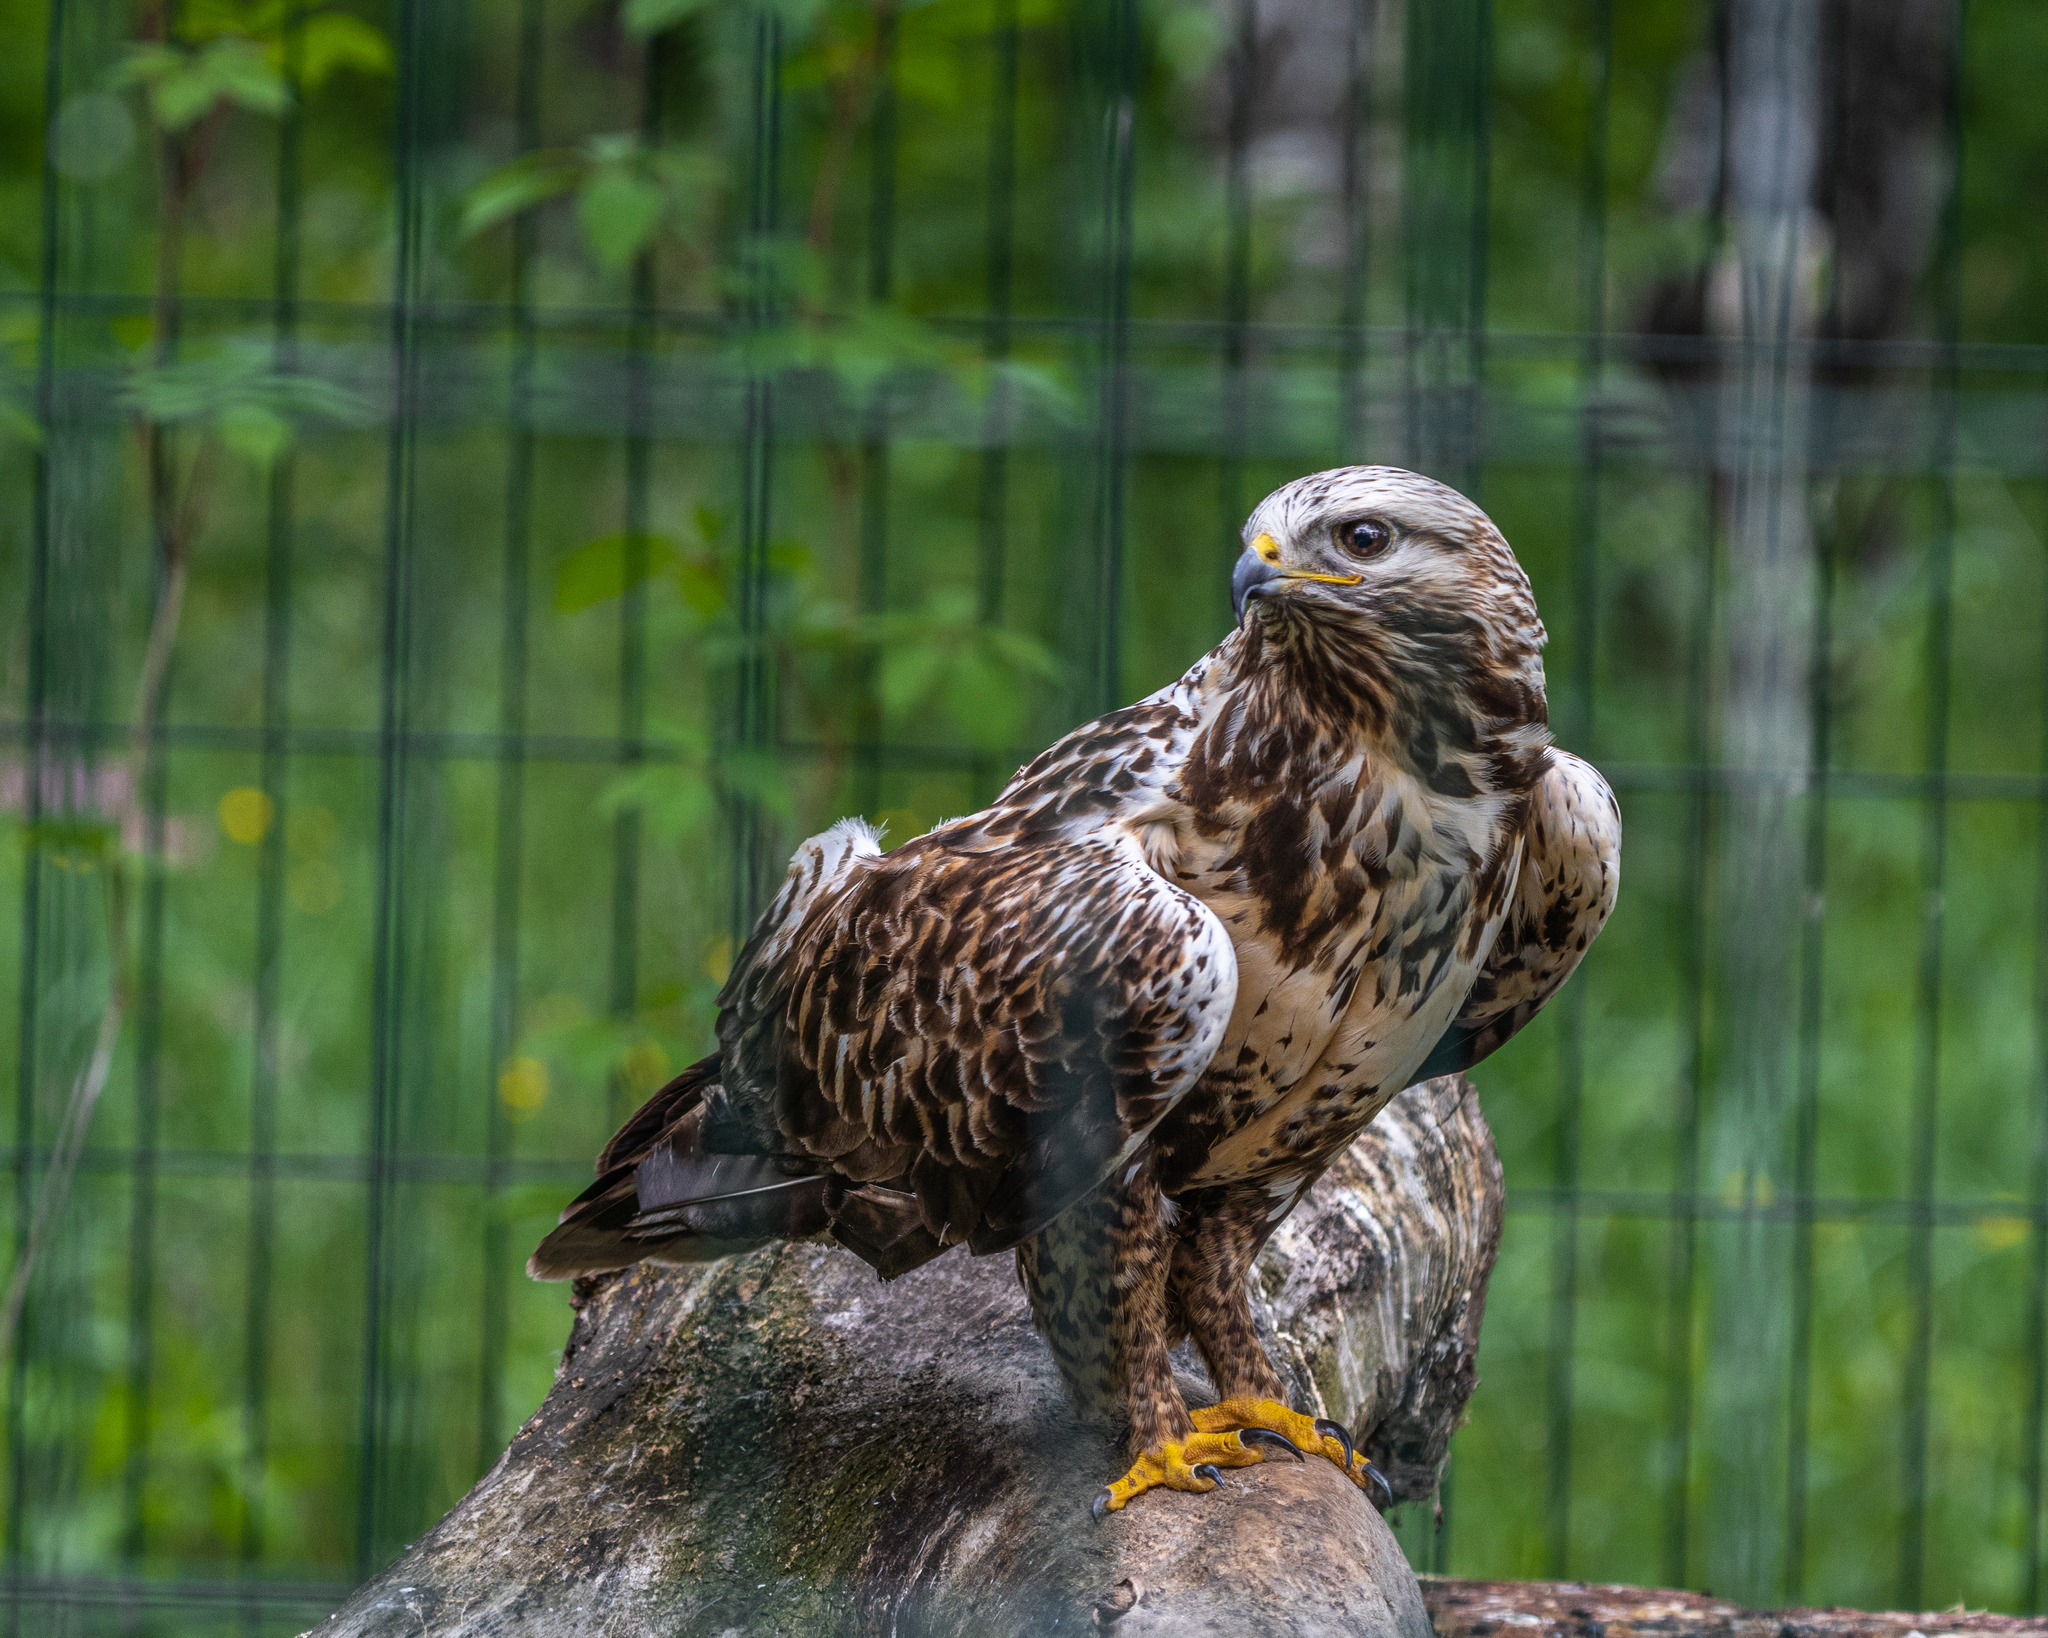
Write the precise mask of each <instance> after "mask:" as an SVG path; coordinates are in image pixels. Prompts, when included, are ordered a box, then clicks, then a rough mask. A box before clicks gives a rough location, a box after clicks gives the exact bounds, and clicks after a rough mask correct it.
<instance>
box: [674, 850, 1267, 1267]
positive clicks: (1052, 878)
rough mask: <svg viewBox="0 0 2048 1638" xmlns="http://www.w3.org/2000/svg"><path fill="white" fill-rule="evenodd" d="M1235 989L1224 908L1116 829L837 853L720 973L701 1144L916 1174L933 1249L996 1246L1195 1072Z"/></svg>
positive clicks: (1068, 1196) (847, 1168) (1076, 1181)
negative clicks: (710, 1098)
mask: <svg viewBox="0 0 2048 1638" xmlns="http://www.w3.org/2000/svg"><path fill="white" fill-rule="evenodd" d="M801 861H802V855H801V854H800V855H799V863H801ZM796 874H797V867H795V866H793V867H792V875H793V877H794V876H795V875H796ZM1236 989H1237V964H1236V956H1235V952H1234V950H1233V948H1232V946H1231V942H1230V938H1229V936H1228V934H1227V932H1226V931H1225V929H1224V927H1223V925H1222V923H1221V922H1220V921H1219V920H1218V919H1217V918H1216V916H1215V915H1214V913H1213V912H1211V911H1210V910H1209V909H1208V908H1207V907H1206V906H1204V905H1203V904H1202V903H1201V902H1200V901H1199V900H1197V899H1195V898H1194V897H1193V896H1192V895H1191V894H1188V893H1186V892H1184V891H1182V890H1181V889H1180V888H1178V887H1176V886H1174V885H1173V884H1172V883H1170V882H1168V881H1166V880H1165V879H1164V878H1163V877H1161V876H1160V875H1158V874H1157V873H1156V872H1155V871H1153V870H1152V869H1151V867H1150V866H1149V865H1148V864H1147V863H1146V862H1145V859H1144V855H1143V852H1142V850H1141V849H1140V847H1139V845H1138V843H1137V842H1136V840H1135V839H1134V838H1132V837H1131V836H1129V835H1128V834H1126V833H1124V832H1123V831H1121V830H1119V829H1115V828H1109V829H1104V830H1099V831H1095V832H1093V833H1091V834H1088V835H1086V836H1083V837H1079V838H1075V839H1053V840H1047V841H1043V842H1035V843H1028V844H1016V843H1013V844H1012V845H1010V846H1008V847H1005V848H1001V849H980V848H973V847H956V846H951V845H948V839H947V832H946V830H941V831H938V832H934V833H933V834H932V835H930V836H927V837H923V838H920V839H918V840H917V841H914V842H911V843H908V844H906V845H905V846H904V847H902V848H899V849H898V850H897V851H896V852H894V853H890V854H886V855H879V856H877V855H874V854H870V853H858V854H853V853H849V854H848V855H847V856H846V857H845V858H844V859H843V860H842V861H841V862H840V865H839V868H838V869H837V870H836V872H835V873H834V874H833V875H832V876H831V877H830V878H829V879H825V878H818V879H817V886H816V888H815V890H813V891H811V892H810V893H809V894H808V897H807V899H806V902H804V903H803V904H802V905H801V906H798V905H796V904H794V903H792V904H790V905H789V906H788V907H787V908H786V909H785V911H784V914H783V915H781V916H780V917H778V916H777V915H775V914H774V913H773V912H771V915H770V916H769V917H767V918H764V920H763V923H762V926H761V928H760V929H759V931H757V933H756V935H755V938H754V939H753V940H752V941H751V942H750V943H749V946H748V948H747V949H746V950H745V951H743V952H742V954H741V957H740V960H739V961H738V962H737V963H736V964H735V967H734V972H733V977H732V980H731V982H730V983H729V984H728V986H727V988H726V991H725V994H724V995H723V996H722V997H721V1012H720V1018H719V1045H720V1049H721V1058H722V1062H723V1077H722V1081H723V1093H722V1096H721V1097H720V1098H718V1099H715V1100H714V1107H712V1108H711V1109H710V1110H709V1119H710V1121H711V1123H712V1124H711V1127H710V1128H708V1129H707V1134H708V1136H707V1141H708V1142H709V1143H710V1144H711V1146H712V1147H715V1148H724V1147H728V1146H730V1147H732V1148H734V1149H738V1150H743V1151H749V1152H754V1153H764V1154H793V1155H798V1156H802V1157H804V1158H806V1159H809V1160H812V1161H815V1162H822V1163H824V1164H826V1165H828V1166H829V1167H830V1168H831V1169H832V1170H833V1171H835V1172H837V1173H839V1174H840V1175H841V1176H842V1177H844V1178H846V1179H847V1180H848V1181H850V1182H854V1183H863V1182H879V1181H889V1180H897V1179H902V1180H907V1184H908V1187H909V1188H910V1189H911V1190H912V1191H913V1193H914V1194H915V1195H916V1197H917V1201H918V1204H919V1207H920V1209H921V1211H922V1213H923V1216H924V1221H925V1226H926V1228H927V1229H928V1230H929V1231H930V1233H931V1234H932V1235H934V1236H936V1237H937V1239H938V1240H939V1241H940V1242H941V1243H942V1244H952V1243H955V1242H958V1241H963V1240H964V1241H967V1242H968V1243H969V1244H970V1245H971V1246H972V1247H973V1249H974V1250H975V1251H977V1252H986V1251H994V1250H999V1249H1002V1248H1004V1247H1007V1246H1010V1245H1014V1244H1015V1243H1016V1242H1017V1241H1019V1240H1021V1239H1023V1238H1025V1237H1026V1236H1028V1235H1030V1234H1032V1233H1034V1232H1036V1230H1037V1229H1038V1228H1039V1227H1041V1226H1043V1224H1044V1223H1046V1222H1048V1221H1050V1220H1051V1218H1053V1217H1054V1216H1056V1215H1057V1214H1058V1213H1059V1212H1060V1211H1061V1210H1062V1209H1064V1208H1065V1207H1066V1206H1067V1205H1069V1204H1070V1203H1072V1201H1074V1200H1075V1199H1077V1198H1079V1197H1080V1196H1081V1195H1082V1194H1084V1193H1087V1192H1088V1191H1089V1190H1091V1189H1093V1188H1094V1187H1095V1186H1096V1185H1097V1184H1099V1183H1100V1182H1101V1181H1102V1180H1103V1178H1105V1177H1106V1176H1107V1175H1108V1174H1109V1172H1110V1170H1111V1169H1112V1168H1113V1167H1114V1166H1115V1165H1117V1164H1118V1163H1119V1162H1120V1161H1121V1160H1123V1159H1124V1158H1125V1157H1127V1156H1128V1155H1129V1153H1130V1152H1131V1150H1132V1149H1133V1148H1134V1147H1135V1146H1136V1144H1137V1142H1138V1141H1139V1140H1140V1139H1141V1138H1142V1137H1143V1135H1144V1134H1145V1133H1146V1132H1147V1131H1149V1130H1150V1129H1151V1127H1152V1126H1153V1125H1154V1123H1156V1122H1157V1121H1158V1120H1159V1118H1160V1117H1161V1116H1162V1115H1163V1114H1165V1112H1166V1111H1167V1110H1168V1109H1169V1108H1170V1107H1171V1106H1172V1105H1173V1103H1174V1101H1175V1100H1176V1099H1178V1098H1179V1097H1180V1096H1181V1095H1182V1094H1183V1093H1185V1092H1186V1091H1187V1090H1188V1088H1189V1087H1191V1086H1192V1085H1193V1084H1194V1082H1195V1080H1196V1078H1197V1077H1198V1076H1199V1075H1200V1073H1201V1071H1202V1069H1203V1068H1204V1067H1206V1065H1207V1064H1208V1061H1209V1059H1210V1057H1211V1056H1212V1055H1213V1054H1214V1052H1215V1050H1216V1047H1217V1045H1218V1044H1219V1043H1220V1041H1221V1040H1222V1037H1223V1031H1224V1027H1225V1025H1226V1024H1227V1023H1228V1021H1229V1017H1230V1010H1231V1006H1232V1004H1233V1002H1234V1000H1235V998H1236Z"/></svg>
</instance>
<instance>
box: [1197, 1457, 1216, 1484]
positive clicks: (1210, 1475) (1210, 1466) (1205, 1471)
mask: <svg viewBox="0 0 2048 1638" xmlns="http://www.w3.org/2000/svg"><path fill="white" fill-rule="evenodd" d="M1193 1472H1194V1475H1195V1477H1196V1478H1198V1479H1207V1480H1209V1481H1210V1482H1211V1483H1212V1484H1219V1485H1220V1484H1221V1483H1222V1482H1223V1470H1222V1469H1221V1468H1219V1467H1218V1466H1217V1465H1216V1464H1215V1463H1214V1462H1204V1463H1203V1464H1202V1465H1201V1466H1200V1467H1198V1468H1195V1469H1194V1470H1193Z"/></svg>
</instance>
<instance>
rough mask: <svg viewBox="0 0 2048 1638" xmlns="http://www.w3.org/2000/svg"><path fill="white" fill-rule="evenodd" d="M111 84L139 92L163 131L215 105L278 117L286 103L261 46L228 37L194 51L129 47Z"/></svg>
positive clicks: (278, 78) (197, 117)
mask: <svg viewBox="0 0 2048 1638" xmlns="http://www.w3.org/2000/svg"><path fill="white" fill-rule="evenodd" d="M113 83H114V84H115V85H117V86H123V85H136V86H141V87H143V88H144V90H145V92H146V94H147V97H148V101H149V110H150V113H151V114H152V115H154V116H155V119H156V122H157V124H159V125H161V126H162V127H163V128H164V129H165V130H166V131H182V130H184V129H186V128H187V127H188V126H190V125H193V124H196V123H197V122H198V121H199V120H200V119H202V118H204V117H205V116H206V115H207V114H210V113H212V112H213V110H214V108H215V107H216V106H223V105H224V106H227V107H232V108H244V109H247V110H248V111H249V112H251V113H256V114H281V113H283V112H284V111H285V109H286V108H287V107H288V106H290V104H291V91H290V89H289V88H288V87H287V86H286V84H285V80H284V76H283V75H282V74H280V73H279V72H278V71H277V69H276V68H275V67H273V66H272V65H271V62H270V59H269V58H268V56H266V55H265V53H264V51H263V49H262V47H261V46H259V45H257V44H256V43H255V42H253V41H250V40H243V39H236V38H233V37H231V36H230V37H223V38H220V39H215V40H209V41H207V42H206V43H205V44H204V45H199V46H184V45H138V46H130V47H129V48H128V54H127V56H126V57H124V58H123V59H122V61H121V65H120V66H119V67H118V68H117V69H116V70H115V71H114V74H113Z"/></svg>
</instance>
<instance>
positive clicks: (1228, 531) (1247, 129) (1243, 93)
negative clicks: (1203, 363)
mask: <svg viewBox="0 0 2048 1638" xmlns="http://www.w3.org/2000/svg"><path fill="white" fill-rule="evenodd" d="M1235 21H1236V39H1235V42H1234V44H1233V48H1232V50H1231V53H1230V58H1229V72H1228V75H1227V80H1228V85H1229V91H1228V97H1229V113H1228V116H1227V119H1226V122H1225V133H1224V158H1223V245H1224V249H1223V424H1222V429H1221V430H1222V435H1223V436H1222V448H1221V449H1220V450H1219V452H1218V453H1219V455H1220V456H1221V459H1219V460H1218V461H1217V463H1216V472H1217V502H1218V510H1219V512H1220V513H1221V517H1220V522H1221V525H1222V527H1221V528H1220V530H1219V531H1218V535H1219V538H1221V539H1223V540H1230V539H1232V538H1234V537H1235V536H1236V534H1237V532H1238V531H1239V530H1240V529H1241V528H1242V527H1243V526H1244V514H1245V497H1244V457H1245V436H1246V433H1247V430H1248V428H1247V425H1246V423H1247V418H1248V414H1249V408H1250V406H1249V405H1248V404H1247V403H1246V400H1245V388H1246V381H1245V342H1246V337H1247V332H1248V330H1249V328H1250V324H1251V316H1252V179H1251V141H1252V111H1253V107H1254V98H1255V97H1256V96H1257V94H1258V79H1259V13H1258V0H1236V19H1235ZM1218 561H1219V562H1221V563H1223V564H1224V565H1225V568H1224V570H1223V575H1224V577H1225V578H1222V579H1219V582H1218V586H1219V590H1223V591H1225V592H1227V590H1228V584H1229V582H1228V579H1227V576H1228V574H1229V572H1230V571H1229V568H1228V565H1229V563H1230V561H1231V558H1230V555H1229V554H1227V553H1225V554H1222V555H1221V556H1219V559H1218Z"/></svg>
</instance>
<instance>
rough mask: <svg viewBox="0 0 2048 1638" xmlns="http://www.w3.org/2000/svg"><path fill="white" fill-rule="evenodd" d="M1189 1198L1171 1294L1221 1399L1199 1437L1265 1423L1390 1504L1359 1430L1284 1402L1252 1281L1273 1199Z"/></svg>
mask: <svg viewBox="0 0 2048 1638" xmlns="http://www.w3.org/2000/svg"><path fill="white" fill-rule="evenodd" d="M1291 1203H1292V1202H1291V1200H1290V1201H1289V1204H1291ZM1182 1205H1183V1206H1185V1207H1186V1208H1187V1209H1188V1212H1189V1215H1190V1217H1191V1219H1192V1222H1193V1226H1192V1228H1191V1229H1190V1230H1189V1232H1188V1233H1187V1235H1186V1236H1185V1237H1184V1238H1183V1239H1181V1240H1179V1241H1178V1242H1177V1243H1176V1244H1175V1246H1174V1248H1173V1258H1172V1263H1171V1271H1170V1274H1169V1277H1168V1278H1169V1293H1170V1301H1171V1303H1172V1305H1173V1307H1174V1310H1175V1312H1176V1315H1177V1317H1178V1318H1179V1319H1180V1320H1181V1321H1182V1323H1184V1324H1185V1325H1186V1326H1187V1329H1188V1334H1189V1335H1190V1336H1191V1337H1192V1338H1193V1339H1194V1344H1195V1347H1196V1349H1197V1350H1198V1351H1199V1352H1200V1353H1201V1356H1202V1363H1203V1364H1204V1365H1206V1366H1207V1367H1208V1368H1209V1380H1210V1381H1211V1382H1213V1383H1214V1384H1215V1385H1216V1391H1217V1393H1219V1394H1220V1395H1221V1396H1222V1400H1221V1403H1219V1404H1215V1405H1207V1406H1204V1407H1202V1408H1201V1409H1199V1410H1196V1411H1194V1412H1193V1413H1192V1414H1191V1416H1190V1418H1189V1420H1190V1421H1192V1422H1193V1423H1194V1426H1195V1428H1196V1430H1197V1433H1198V1435H1199V1434H1217V1435H1225V1436H1227V1435H1229V1434H1232V1433H1237V1434H1239V1435H1240V1436H1241V1435H1243V1434H1244V1433H1246V1432H1247V1431H1248V1430H1252V1429H1264V1430H1265V1431H1266V1432H1268V1433H1272V1434H1277V1435H1279V1437H1280V1438H1281V1439H1283V1440H1285V1441H1286V1442H1287V1443H1288V1444H1289V1445H1291V1446H1292V1447H1294V1448H1295V1449H1296V1450H1297V1451H1309V1450H1314V1451H1320V1452H1321V1453H1322V1454H1323V1455H1325V1456H1327V1457H1328V1458H1329V1459H1330V1460H1331V1461H1333V1462H1335V1463H1336V1464H1337V1465H1338V1466H1339V1467H1341V1468H1342V1469H1344V1471H1345V1472H1346V1473H1347V1474H1349V1475H1350V1477H1351V1479H1352V1482H1353V1483H1355V1484H1356V1485H1357V1486H1358V1487H1359V1489H1361V1490H1363V1491H1364V1492H1365V1493H1366V1494H1367V1495H1368V1496H1373V1497H1374V1500H1375V1502H1376V1504H1377V1505H1379V1506H1382V1507H1384V1506H1386V1505H1388V1504H1389V1503H1391V1502H1392V1500H1393V1490H1392V1488H1391V1486H1389V1485H1388V1483H1387V1481H1386V1477H1385V1475H1384V1474H1382V1473H1381V1472H1380V1470H1379V1469H1378V1468H1377V1467H1375V1466H1373V1464H1372V1463H1371V1462H1370V1461H1368V1460H1367V1459H1366V1458H1365V1457H1364V1456H1362V1455H1360V1454H1359V1453H1358V1452H1357V1451H1355V1450H1354V1449H1353V1448H1352V1444H1351V1435H1350V1434H1349V1433H1348V1432H1346V1431H1345V1429H1344V1428H1343V1427H1342V1426H1341V1425H1340V1424H1338V1423H1336V1422H1333V1421H1331V1420H1330V1419H1329V1418H1328V1417H1325V1416H1307V1415H1304V1414H1303V1413H1302V1412H1300V1411H1297V1410H1292V1409H1290V1408H1289V1407H1288V1406H1287V1405H1286V1404H1285V1403H1284V1402H1283V1400H1282V1398H1281V1395H1282V1391H1283V1390H1282V1388H1281V1385H1280V1377H1279V1373H1278V1372H1276V1371H1275V1370H1274V1369H1273V1362H1272V1361H1271V1360H1269V1359H1268V1358H1267V1357H1266V1350H1265V1348H1264V1346H1263V1345H1262V1344H1261V1343H1260V1342H1259V1334H1258V1328H1257V1326H1255V1325H1254V1324H1253V1322H1252V1305H1251V1292H1250V1279H1251V1271H1252V1263H1253V1261H1254V1260H1255V1259H1256V1258H1257V1256H1258V1253H1259V1247H1260V1246H1262V1245H1264V1244H1265V1242H1266V1236H1267V1234H1268V1233H1269V1232H1270V1231H1271V1227H1272V1224H1273V1222H1274V1217H1273V1205H1274V1197H1273V1196H1272V1195H1271V1194H1269V1193H1268V1192H1267V1191H1266V1190H1265V1189H1264V1188H1263V1187H1254V1186H1242V1187H1235V1188H1230V1187H1226V1188H1219V1189H1204V1190H1202V1191H1201V1193H1200V1195H1199V1196H1198V1197H1190V1198H1188V1199H1184V1200H1183V1201H1182ZM1375 1492H1377V1493H1378V1494H1377V1495H1376V1494H1375ZM1382 1498H1383V1499H1382Z"/></svg>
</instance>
